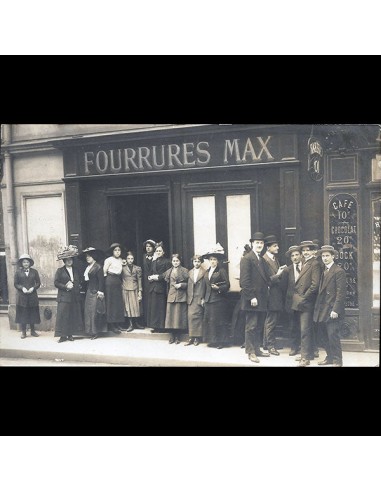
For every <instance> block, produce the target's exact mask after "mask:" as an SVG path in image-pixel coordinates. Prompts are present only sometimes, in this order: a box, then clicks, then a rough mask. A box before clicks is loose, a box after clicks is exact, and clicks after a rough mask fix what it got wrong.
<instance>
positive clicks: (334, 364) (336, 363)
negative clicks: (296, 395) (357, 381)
mask: <svg viewBox="0 0 381 492" xmlns="http://www.w3.org/2000/svg"><path fill="white" fill-rule="evenodd" d="M333 367H343V363H342V362H339V361H336V362H334V363H333Z"/></svg>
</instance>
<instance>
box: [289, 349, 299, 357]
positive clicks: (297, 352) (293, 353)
mask: <svg viewBox="0 0 381 492" xmlns="http://www.w3.org/2000/svg"><path fill="white" fill-rule="evenodd" d="M298 354H299V350H296V349H292V350H291V351H290V353H289V354H288V355H291V357H293V356H294V355H298Z"/></svg>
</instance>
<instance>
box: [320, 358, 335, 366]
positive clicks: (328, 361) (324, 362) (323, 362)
mask: <svg viewBox="0 0 381 492" xmlns="http://www.w3.org/2000/svg"><path fill="white" fill-rule="evenodd" d="M332 364H333V362H332V361H331V360H328V359H324V360H321V361H320V362H318V366H330V365H332Z"/></svg>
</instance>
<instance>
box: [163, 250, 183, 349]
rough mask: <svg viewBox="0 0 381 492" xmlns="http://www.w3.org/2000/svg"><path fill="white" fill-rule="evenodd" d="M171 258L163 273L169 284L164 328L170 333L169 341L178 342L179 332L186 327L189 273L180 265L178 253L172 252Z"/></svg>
mask: <svg viewBox="0 0 381 492" xmlns="http://www.w3.org/2000/svg"><path fill="white" fill-rule="evenodd" d="M171 260H172V267H171V268H170V269H169V270H167V271H166V272H165V273H164V275H163V278H164V280H165V281H166V282H167V284H168V286H169V290H168V297H167V310H166V315H165V329H166V330H168V331H169V332H170V333H171V336H170V338H169V343H176V344H178V343H180V336H181V333H182V332H185V331H187V329H188V316H187V286H188V278H189V275H188V270H187V269H186V268H184V267H183V266H181V259H180V255H179V254H177V253H174V254H173V255H172V257H171Z"/></svg>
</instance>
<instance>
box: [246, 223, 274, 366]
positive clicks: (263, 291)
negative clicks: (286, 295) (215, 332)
mask: <svg viewBox="0 0 381 492" xmlns="http://www.w3.org/2000/svg"><path fill="white" fill-rule="evenodd" d="M250 242H251V243H252V244H253V247H252V250H251V251H249V252H248V253H247V254H245V256H243V257H242V258H241V262H240V287H241V289H242V290H241V309H242V310H243V311H246V324H245V351H246V353H247V354H248V357H249V360H251V361H252V362H259V359H258V357H270V354H267V353H264V352H262V351H261V349H260V345H261V340H260V332H261V329H262V327H263V324H264V321H265V317H266V312H267V302H268V296H269V288H270V277H269V275H268V272H267V268H266V266H265V264H264V261H265V260H264V259H263V258H262V257H261V256H260V253H261V252H262V250H263V246H264V235H263V234H262V232H256V233H255V234H253V237H252V238H251V239H250Z"/></svg>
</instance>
